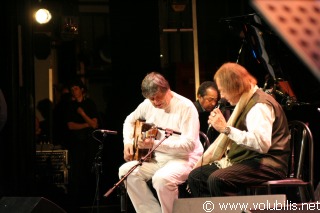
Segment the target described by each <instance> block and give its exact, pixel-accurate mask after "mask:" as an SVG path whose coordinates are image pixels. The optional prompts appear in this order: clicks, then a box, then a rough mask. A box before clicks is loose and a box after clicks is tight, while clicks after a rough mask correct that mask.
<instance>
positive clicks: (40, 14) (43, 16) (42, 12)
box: [35, 8, 52, 24]
mask: <svg viewBox="0 0 320 213" xmlns="http://www.w3.org/2000/svg"><path fill="white" fill-rule="evenodd" d="M51 18H52V16H51V13H50V12H49V10H47V9H44V8H42V9H39V10H38V11H37V12H36V13H35V19H36V21H37V22H38V23H39V24H46V23H48V22H49V21H50V20H51Z"/></svg>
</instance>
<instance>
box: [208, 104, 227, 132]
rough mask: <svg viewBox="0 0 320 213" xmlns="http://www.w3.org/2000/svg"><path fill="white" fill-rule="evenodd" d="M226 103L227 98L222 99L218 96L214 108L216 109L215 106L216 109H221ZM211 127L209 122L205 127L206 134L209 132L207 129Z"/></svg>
mask: <svg viewBox="0 0 320 213" xmlns="http://www.w3.org/2000/svg"><path fill="white" fill-rule="evenodd" d="M226 104H227V100H226V99H224V98H220V100H219V101H218V104H217V106H215V107H214V109H217V108H218V109H223V108H225V107H226ZM212 111H213V110H212ZM211 127H212V126H211V124H209V126H208V129H207V134H208V132H209V130H210V128H211Z"/></svg>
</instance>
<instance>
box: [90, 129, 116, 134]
mask: <svg viewBox="0 0 320 213" xmlns="http://www.w3.org/2000/svg"><path fill="white" fill-rule="evenodd" d="M95 131H97V132H101V133H103V134H109V135H117V134H118V132H117V131H113V130H107V129H97V130H95Z"/></svg>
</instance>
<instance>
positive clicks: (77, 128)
mask: <svg viewBox="0 0 320 213" xmlns="http://www.w3.org/2000/svg"><path fill="white" fill-rule="evenodd" d="M70 91H71V94H72V101H70V104H69V105H68V109H67V111H66V116H67V117H66V123H67V127H68V133H67V134H68V140H67V143H66V144H65V146H66V148H67V149H68V151H69V160H70V170H69V171H70V179H69V180H70V181H69V195H70V196H71V204H72V205H73V207H75V208H78V207H79V206H81V205H91V203H92V200H93V198H94V193H95V190H96V188H95V176H94V174H93V172H92V166H93V163H94V157H95V154H96V153H97V151H98V143H97V142H96V141H94V140H93V138H92V132H93V131H94V130H95V129H97V128H98V124H99V121H98V120H99V116H98V110H97V107H96V104H95V102H94V101H93V100H92V99H90V98H89V97H87V95H86V94H87V90H86V86H85V85H84V83H83V82H82V81H81V80H78V79H76V80H74V81H72V82H71V83H70ZM77 210H78V211H79V209H74V210H73V211H77Z"/></svg>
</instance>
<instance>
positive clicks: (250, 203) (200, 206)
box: [173, 194, 286, 213]
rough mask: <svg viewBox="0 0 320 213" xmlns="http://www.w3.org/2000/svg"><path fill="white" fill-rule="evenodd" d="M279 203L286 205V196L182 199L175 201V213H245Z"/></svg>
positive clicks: (268, 207) (271, 206)
mask: <svg viewBox="0 0 320 213" xmlns="http://www.w3.org/2000/svg"><path fill="white" fill-rule="evenodd" d="M279 203H281V204H282V205H285V203H286V195H283V194H277V195H254V196H253V195H248V196H230V197H202V198H181V199H177V200H175V201H174V204H173V213H181V212H183V213H195V212H199V213H200V212H204V213H205V212H214V213H226V212H228V213H231V212H234V213H243V212H250V210H251V209H270V208H273V207H274V206H275V205H278V204H279Z"/></svg>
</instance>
